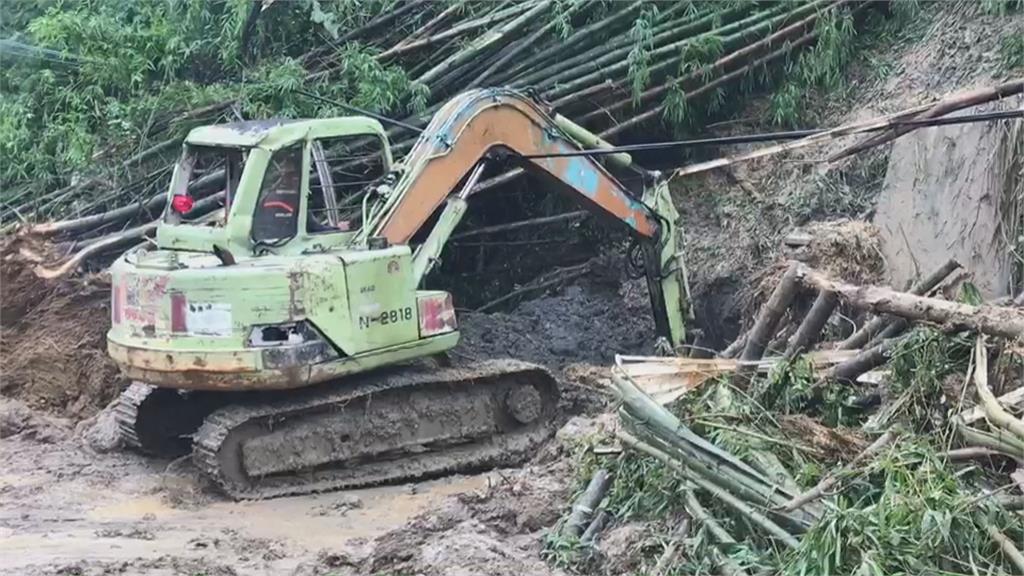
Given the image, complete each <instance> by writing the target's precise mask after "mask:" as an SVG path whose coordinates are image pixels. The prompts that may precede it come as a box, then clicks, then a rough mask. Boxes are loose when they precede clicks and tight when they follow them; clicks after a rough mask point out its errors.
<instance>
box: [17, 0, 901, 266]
mask: <svg viewBox="0 0 1024 576" xmlns="http://www.w3.org/2000/svg"><path fill="white" fill-rule="evenodd" d="M17 7H18V4H17V3H15V5H14V6H5V8H4V10H7V11H14V10H16V9H17ZM887 9H888V8H887V7H886V6H885V5H877V4H874V3H868V2H855V1H851V0H792V1H786V2H756V1H747V0H736V1H728V2H689V1H680V2H656V1H651V0H630V1H618V2H612V1H604V0H529V1H524V2H512V1H508V2H489V1H471V0H452V1H449V2H433V1H427V0H405V1H394V0H377V1H374V2H359V3H353V2H342V1H338V2H327V1H326V0H308V1H300V2H267V1H264V2H262V3H259V2H257V3H252V4H250V3H248V2H240V1H231V2H223V3H220V2H218V3H205V2H184V3H165V2H159V1H156V0H152V1H146V2H137V3H135V2H132V3H124V2H121V1H120V0H92V1H90V2H82V3H73V4H69V6H68V7H63V8H51V9H50V10H49V11H46V12H44V13H41V14H38V15H35V16H34V17H31V18H29V17H27V16H25V15H24V14H20V13H19V14H15V16H19V17H20V18H21V20H22V23H21V24H20V26H21V28H20V30H17V31H15V32H13V33H12V32H11V31H7V32H6V33H5V34H6V35H7V36H8V39H7V40H4V44H3V46H2V47H0V49H2V50H3V53H4V57H5V61H7V62H9V63H10V65H9V66H7V67H5V68H4V70H3V76H2V78H3V89H4V91H5V93H8V94H10V95H11V97H10V98H8V97H5V98H4V100H3V101H2V102H0V134H2V135H3V137H2V138H0V142H2V144H0V146H2V147H3V148H2V149H3V155H4V162H3V163H2V164H3V169H2V171H0V178H2V182H0V184H2V193H0V194H2V196H0V198H2V212H0V215H2V221H3V225H4V227H5V230H10V229H11V227H13V226H16V225H18V224H20V223H33V222H40V221H47V220H64V221H65V222H64V223H63V224H65V225H63V226H59V227H56V228H53V229H50V230H51V232H52V233H53V234H54V235H56V236H57V239H58V240H61V241H63V242H65V243H66V244H68V245H69V244H70V243H74V244H75V245H76V246H82V245H89V244H99V245H100V246H103V247H104V249H108V248H109V250H114V249H116V248H123V247H124V245H125V244H126V243H131V242H137V241H138V240H139V239H140V238H141V237H142V236H144V235H146V234H148V233H150V232H151V231H152V230H153V228H154V226H153V225H152V224H151V223H152V222H153V221H154V220H155V219H156V218H157V216H158V215H159V213H160V211H161V210H162V208H163V203H164V194H163V193H164V188H165V186H166V183H167V180H168V179H169V174H170V171H171V166H172V165H173V162H174V160H175V159H176V157H177V154H178V150H179V148H180V144H181V142H182V138H183V136H184V134H185V133H186V132H187V131H188V130H189V129H190V128H192V127H194V126H197V125H201V124H208V123H214V122H221V121H232V120H238V119H256V118H266V117H273V116H283V117H325V116H332V115H347V114H349V113H348V112H346V111H345V110H343V109H341V108H340V107H338V106H336V105H334V104H332V102H344V103H347V104H351V105H355V106H359V107H363V108H365V109H368V110H372V111H374V112H378V113H382V114H386V115H389V116H391V117H394V118H400V119H403V120H404V121H405V122H407V123H410V124H412V125H415V126H421V125H424V124H426V122H427V121H428V120H429V118H430V115H431V114H432V113H433V112H434V111H435V110H436V109H437V108H439V107H440V106H441V104H442V103H443V102H445V100H446V99H447V98H449V97H450V96H451V95H453V94H456V93H458V92H460V91H463V90H465V89H468V88H472V87H480V86H492V85H508V86H512V87H515V88H519V89H523V90H529V91H532V92H534V93H536V94H538V95H540V96H541V97H543V98H545V99H547V100H549V101H550V102H552V103H553V104H554V106H555V107H556V109H557V110H558V111H559V112H560V113H562V114H565V115H567V116H569V117H570V118H572V119H574V120H576V121H578V122H580V123H582V124H583V125H585V126H587V127H588V128H590V129H592V130H594V131H596V132H598V133H599V134H600V135H601V137H603V138H605V139H607V140H609V141H611V142H617V143H622V142H643V141H651V140H655V139H657V138H659V137H664V136H667V135H668V136H670V135H672V134H673V133H676V134H679V133H688V132H692V133H697V132H699V131H700V130H701V127H702V126H703V124H704V123H705V122H707V121H708V119H711V118H714V117H716V115H719V114H720V113H721V112H722V110H723V108H724V107H726V106H727V105H729V104H730V103H733V102H740V101H742V98H741V96H742V95H744V94H746V93H749V92H751V91H753V90H757V89H760V88H762V87H770V86H775V87H778V86H782V87H783V88H785V89H786V90H789V91H790V92H792V91H793V90H798V89H799V87H801V86H803V87H806V86H811V85H814V84H827V83H829V82H832V81H834V80H835V79H836V78H838V77H839V73H840V71H841V69H842V67H843V66H844V64H845V62H846V61H847V60H848V59H849V57H850V52H851V47H852V45H853V38H854V36H855V35H856V30H857V29H858V27H860V28H863V27H864V26H868V25H870V24H871V22H874V21H880V20H883V19H884V18H885V17H886V13H885V11H886V10H887ZM9 16H10V15H9ZM5 21H6V22H7V24H8V25H10V24H11V22H12V21H13V22H14V23H15V25H18V18H14V19H13V20H12V18H10V17H8V18H6V19H5ZM304 93H306V94H310V93H311V94H315V95H317V96H320V97H321V98H319V99H316V98H311V97H309V96H308V95H304ZM787 93H788V92H787ZM786 105H788V106H789V107H790V110H789V111H787V110H786V109H785V106H786ZM794 106H797V107H798V106H799V104H798V103H795V104H794V103H792V102H791V103H789V104H786V103H785V102H783V103H782V104H780V109H779V110H777V111H776V113H775V116H776V117H775V118H774V120H775V121H776V122H777V123H791V122H792V121H793V120H794V119H795V116H794V115H793V113H792V108H793V107H794ZM389 136H390V138H391V143H392V146H393V149H394V151H395V154H396V156H397V157H399V158H400V157H401V155H402V154H404V153H405V152H407V151H408V150H409V148H410V147H411V146H412V143H413V142H414V141H415V137H416V134H415V133H414V132H413V131H411V130H405V129H402V128H392V129H390V130H389ZM516 176H517V172H516V171H512V172H511V173H509V174H505V175H503V176H500V177H497V178H492V179H491V180H489V181H487V182H485V183H484V184H483V185H484V186H485V187H493V186H495V185H499V184H502V183H506V182H508V181H510V180H513V179H515V178H516ZM215 188H216V186H213V187H211V189H210V190H207V191H205V194H206V195H212V194H215V193H216V189H215Z"/></svg>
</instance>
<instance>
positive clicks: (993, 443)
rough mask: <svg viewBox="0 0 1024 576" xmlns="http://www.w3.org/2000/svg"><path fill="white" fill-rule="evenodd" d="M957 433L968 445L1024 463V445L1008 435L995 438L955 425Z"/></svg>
mask: <svg viewBox="0 0 1024 576" xmlns="http://www.w3.org/2000/svg"><path fill="white" fill-rule="evenodd" d="M957 433H958V434H960V436H961V437H962V438H963V439H964V441H965V442H967V443H968V444H973V445H977V446H981V447H983V448H989V449H992V450H995V451H997V452H999V453H1001V454H1004V455H1006V456H1009V457H1010V458H1014V459H1016V460H1017V461H1018V462H1021V463H1024V443H1021V442H1018V441H1016V440H1015V439H1014V438H1012V437H1010V436H1008V435H1007V436H997V435H995V434H991V433H989V432H984V431H982V430H978V429H977V428H972V427H970V426H965V425H963V424H960V423H957Z"/></svg>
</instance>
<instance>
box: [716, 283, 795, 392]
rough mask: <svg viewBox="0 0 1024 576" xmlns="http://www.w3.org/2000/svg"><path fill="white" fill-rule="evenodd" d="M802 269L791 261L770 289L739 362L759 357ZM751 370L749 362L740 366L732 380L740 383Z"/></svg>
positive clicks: (786, 307) (787, 306)
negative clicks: (770, 291) (769, 294)
mask: <svg viewBox="0 0 1024 576" xmlns="http://www.w3.org/2000/svg"><path fill="white" fill-rule="evenodd" d="M802 270H803V267H802V266H801V265H799V264H797V263H793V264H790V266H789V269H788V270H786V273H785V274H783V275H782V278H781V279H780V280H779V283H778V284H777V285H776V286H775V290H774V291H772V295H771V297H769V298H768V302H766V303H765V305H764V306H762V307H761V312H760V313H759V314H758V316H757V321H756V322H754V327H753V328H751V329H750V332H749V334H748V336H747V343H746V346H744V347H743V354H741V355H740V361H741V362H743V363H753V362H756V361H757V360H760V359H761V356H762V355H763V354H764V349H765V347H766V346H767V345H768V339H769V338H771V336H772V334H774V333H775V325H776V324H778V323H779V319H780V318H782V315H783V314H785V313H786V310H787V309H789V305H790V303H791V302H792V301H793V297H795V296H796V292H797V288H799V286H800V276H801V274H803V272H802ZM753 371H754V367H753V365H751V364H747V365H746V366H741V367H740V369H739V370H737V371H736V374H735V377H734V379H733V380H734V382H735V383H736V384H737V385H739V384H741V383H742V382H744V380H745V379H749V376H750V375H751V374H752V373H753Z"/></svg>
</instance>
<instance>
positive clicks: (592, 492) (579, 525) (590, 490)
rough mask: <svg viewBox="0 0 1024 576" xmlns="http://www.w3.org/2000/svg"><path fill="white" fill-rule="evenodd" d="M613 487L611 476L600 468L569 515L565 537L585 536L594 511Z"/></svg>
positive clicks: (577, 499)
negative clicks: (584, 532) (584, 533)
mask: <svg viewBox="0 0 1024 576" xmlns="http://www.w3.org/2000/svg"><path fill="white" fill-rule="evenodd" d="M611 485H612V477H611V474H609V473H608V471H607V470H605V469H604V468H599V469H598V470H597V472H595V473H594V476H593V477H591V478H590V483H589V484H587V488H586V489H585V490H584V491H583V493H582V494H580V495H579V497H578V498H576V502H575V503H573V505H572V512H570V513H569V519H568V520H566V522H565V528H564V533H565V535H567V536H570V537H573V538H579V537H580V536H581V535H582V534H583V531H584V529H586V527H587V525H589V524H590V520H591V518H592V517H593V515H594V510H596V509H597V507H598V505H599V504H601V500H603V499H604V495H605V494H606V493H607V492H608V488H609V487H611Z"/></svg>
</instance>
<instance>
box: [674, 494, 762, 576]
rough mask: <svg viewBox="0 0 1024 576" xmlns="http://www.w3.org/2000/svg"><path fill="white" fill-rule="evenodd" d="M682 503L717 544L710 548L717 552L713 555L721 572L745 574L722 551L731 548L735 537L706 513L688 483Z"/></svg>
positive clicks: (732, 575)
mask: <svg viewBox="0 0 1024 576" xmlns="http://www.w3.org/2000/svg"><path fill="white" fill-rule="evenodd" d="M683 505H684V506H685V508H686V511H687V512H688V513H689V514H690V516H693V519H694V520H695V521H697V522H698V523H699V524H700V525H702V526H704V527H705V528H707V530H708V533H709V534H711V538H712V539H713V540H715V541H716V542H717V543H718V546H716V547H714V548H712V550H713V551H714V552H715V553H717V554H716V556H715V563H716V564H718V565H719V568H720V569H721V570H722V572H723V573H724V574H725V575H726V576H746V574H747V572H746V571H745V570H743V568H741V567H740V566H739V565H738V564H736V562H735V561H734V560H733V559H732V558H730V557H729V556H727V555H726V554H725V552H724V551H723V550H724V549H726V548H732V547H733V546H735V545H736V539H735V538H733V537H732V535H731V534H729V532H727V531H726V530H725V528H722V525H721V524H719V523H718V520H715V519H714V517H712V516H711V514H709V513H708V511H707V510H706V509H705V508H704V506H703V505H702V504H701V503H700V500H698V499H697V495H696V494H694V493H693V488H692V486H689V485H688V486H686V487H685V488H683Z"/></svg>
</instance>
